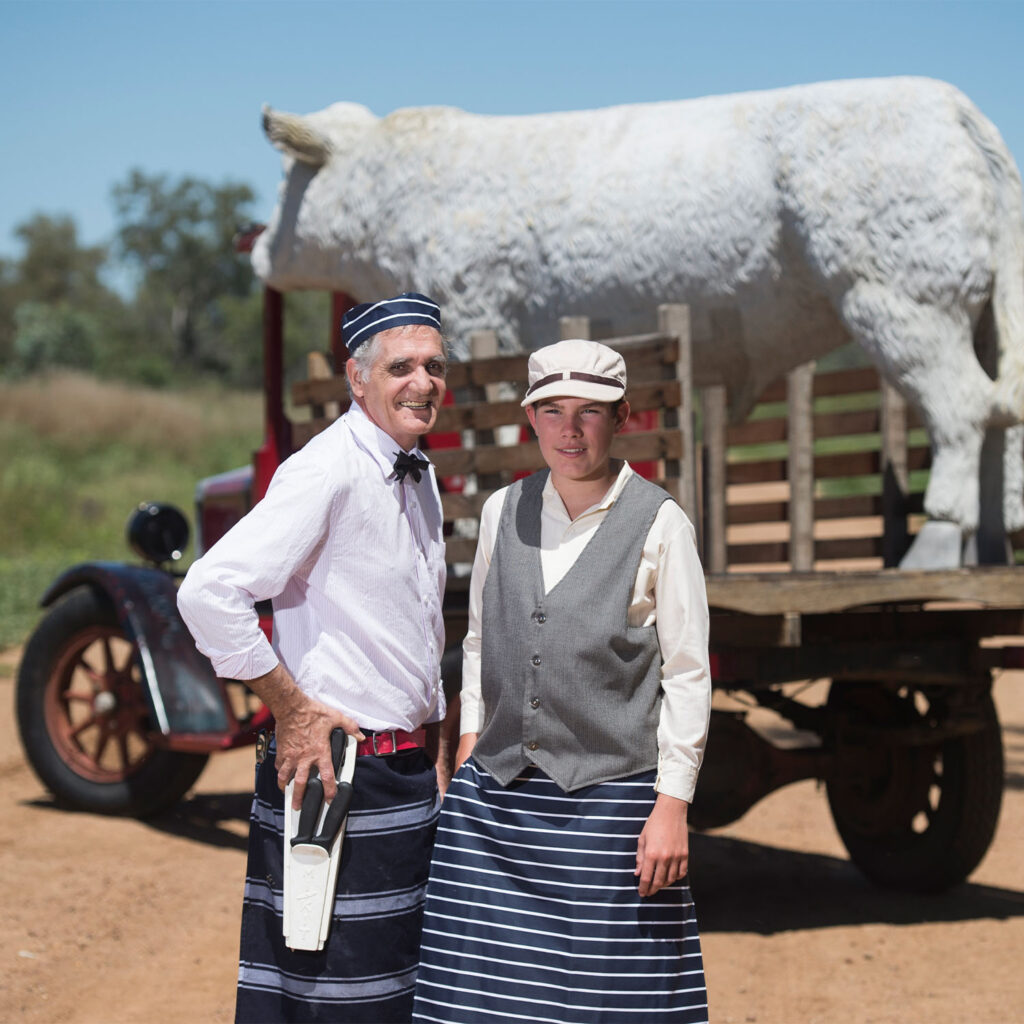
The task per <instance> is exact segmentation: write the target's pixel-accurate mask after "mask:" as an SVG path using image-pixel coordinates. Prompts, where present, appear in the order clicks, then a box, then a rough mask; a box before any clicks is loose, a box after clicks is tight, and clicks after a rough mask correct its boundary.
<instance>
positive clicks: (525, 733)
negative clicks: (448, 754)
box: [414, 340, 711, 1024]
mask: <svg viewBox="0 0 1024 1024" xmlns="http://www.w3.org/2000/svg"><path fill="white" fill-rule="evenodd" d="M625 389H626V368H625V364H624V362H623V360H622V357H621V356H619V355H618V354H617V353H616V352H614V351H613V350H612V349H610V348H608V347H607V346H605V345H600V344H598V343H596V342H590V341H578V340H577V341H563V342H560V343H558V344H556V345H550V346H548V347H547V348H542V349H540V350H539V351H537V352H535V353H534V354H533V355H532V356H531V357H530V361H529V388H528V390H527V393H526V398H525V399H524V401H523V405H524V406H525V407H526V413H527V416H528V417H529V420H530V424H531V425H532V426H533V428H534V430H535V431H536V434H537V439H538V441H539V443H540V449H541V453H542V454H543V456H544V461H545V462H546V463H547V465H548V469H547V470H546V471H542V472H540V473H536V474H534V475H533V476H531V477H528V478H527V479H526V480H522V481H519V482H518V483H516V484H513V485H512V486H511V487H508V488H505V489H503V490H501V491H498V492H496V493H495V494H494V495H493V496H492V497H491V498H489V499H488V500H487V502H486V503H485V505H484V508H483V511H482V514H481V520H480V539H479V546H478V549H477V555H476V561H475V563H474V566H473V578H472V583H471V590H470V608H469V615H470V622H469V633H468V635H467V637H466V642H465V658H464V670H463V690H462V726H461V730H462V738H461V740H460V745H459V751H458V755H457V759H456V760H457V763H461V764H462V766H461V768H460V769H459V770H458V772H457V774H456V776H455V778H454V779H453V780H452V784H451V787H450V789H449V790H448V793H447V795H446V797H445V803H444V807H443V809H442V812H441V823H440V825H439V830H438V835H437V846H436V848H435V854H434V862H433V865H432V868H431V878H430V884H429V886H428V889H427V908H426V915H425V919H424V939H423V947H422V955H421V961H420V974H419V978H418V981H417V989H416V1003H415V1011H414V1020H417V1021H432V1022H433V1021H444V1022H467V1024H469V1022H479V1021H485V1020H486V1021H501V1020H508V1021H521V1020H524V1019H528V1020H548V1021H559V1022H564V1024H573V1022H579V1024H584V1022H588V1024H589V1022H591V1021H595V1020H612V1019H614V1020H623V1021H625V1020H654V1019H657V1020H658V1021H660V1022H686V1024H693V1022H698V1021H706V1020H707V996H706V991H705V984H704V974H703V964H702V959H701V952H700V939H699V936H698V932H697V925H696V919H695V915H694V910H693V903H692V900H691V898H690V892H689V887H688V885H687V884H686V880H685V876H686V872H687V863H688V855H689V847H688V837H687V824H686V816H687V808H688V806H689V801H690V800H691V799H692V797H693V792H694V787H695V784H696V779H697V772H698V770H699V767H700V762H701V758H702V756H703V749H704V741H705V737H706V734H707V724H708V718H709V714H710V698H711V681H710V672H709V669H708V655H707V639H708V636H707V633H708V612H707V599H706V596H705V591H704V575H703V572H702V569H701V565H700V561H699V559H698V556H697V549H696V543H695V537H694V530H693V527H692V526H691V524H690V522H689V520H688V519H687V518H686V516H685V514H684V513H683V511H682V509H680V508H679V506H678V505H676V504H675V502H673V501H672V500H671V499H670V498H669V496H668V494H667V493H666V492H665V491H663V490H662V489H661V488H659V487H656V486H654V485H653V484H650V483H648V482H646V481H645V480H643V479H642V478H640V477H639V476H638V475H637V474H635V473H634V472H633V471H632V470H631V469H630V467H629V466H628V465H627V464H625V463H622V462H618V461H615V460H612V459H611V458H610V449H611V444H612V439H613V438H614V436H615V434H616V433H617V432H618V431H620V430H621V429H622V427H623V425H624V424H625V422H626V419H627V417H628V416H629V405H628V403H627V402H626V401H625Z"/></svg>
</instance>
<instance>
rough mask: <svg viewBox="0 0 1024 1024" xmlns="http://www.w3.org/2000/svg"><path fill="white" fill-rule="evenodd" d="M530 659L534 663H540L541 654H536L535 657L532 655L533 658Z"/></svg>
mask: <svg viewBox="0 0 1024 1024" xmlns="http://www.w3.org/2000/svg"><path fill="white" fill-rule="evenodd" d="M530 661H532V662H533V664H534V665H539V664H540V655H539V654H535V655H534V656H533V657H532V658H531V659H530Z"/></svg>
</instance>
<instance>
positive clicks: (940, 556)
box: [839, 282, 994, 569]
mask: <svg viewBox="0 0 1024 1024" xmlns="http://www.w3.org/2000/svg"><path fill="white" fill-rule="evenodd" d="M839 312H840V316H841V317H842V319H843V321H844V323H845V325H846V327H847V329H848V330H849V332H850V334H851V335H852V336H853V337H854V338H855V339H856V340H857V341H858V342H860V344H862V345H863V346H864V348H865V349H866V350H867V351H868V352H869V353H870V355H871V356H872V358H873V359H874V360H875V362H876V363H877V364H878V365H879V366H880V368H881V369H882V371H883V372H884V373H885V374H886V375H887V376H888V377H889V379H890V380H891V381H893V383H894V384H895V385H896V387H897V388H898V389H899V390H900V391H901V392H902V394H903V395H904V396H905V397H906V398H907V399H908V400H909V401H911V402H913V403H914V404H915V405H916V406H917V407H918V408H919V409H920V410H921V413H922V415H923V416H924V420H925V425H926V426H927V428H928V434H929V437H930V440H931V445H932V468H931V474H930V477H929V481H928V488H927V490H926V492H925V498H924V507H925V512H926V513H927V515H928V521H927V522H926V523H925V525H924V527H923V528H922V529H921V530H920V531H919V533H918V535H917V537H916V538H915V539H914V543H913V544H912V545H911V547H910V550H909V551H908V552H907V554H906V555H905V556H904V558H903V561H902V562H901V563H900V565H901V566H902V567H903V568H913V569H945V568H953V567H956V566H959V565H960V564H961V558H962V541H963V538H964V537H965V536H970V535H971V534H973V533H974V532H975V530H977V528H978V517H979V472H980V464H981V450H982V443H983V441H984V438H985V428H986V424H987V421H988V419H989V414H990V410H991V407H992V396H993V388H994V385H993V383H992V380H991V379H990V378H989V377H988V375H987V374H986V373H985V372H984V371H983V370H982V368H981V366H980V365H979V364H978V360H977V358H976V356H975V354H974V348H973V344H972V336H971V323H970V318H969V317H968V316H967V313H966V312H965V311H963V310H959V309H953V310H949V309H941V308H938V307H935V306H929V305H924V304H922V303H919V302H915V301H914V300H912V299H910V298H908V297H907V296H905V295H901V294H899V293H898V292H894V291H893V290H892V289H891V288H889V287H887V286H884V285H878V284H872V283H870V282H860V283H858V284H857V285H856V286H854V287H853V288H851V289H850V291H849V292H847V294H846V295H845V296H844V297H843V299H842V301H841V303H840V309H839Z"/></svg>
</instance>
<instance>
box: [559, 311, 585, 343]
mask: <svg viewBox="0 0 1024 1024" xmlns="http://www.w3.org/2000/svg"><path fill="white" fill-rule="evenodd" d="M558 333H559V341H569V340H570V339H571V338H582V339H583V340H584V341H590V317H589V316H563V317H559V318H558Z"/></svg>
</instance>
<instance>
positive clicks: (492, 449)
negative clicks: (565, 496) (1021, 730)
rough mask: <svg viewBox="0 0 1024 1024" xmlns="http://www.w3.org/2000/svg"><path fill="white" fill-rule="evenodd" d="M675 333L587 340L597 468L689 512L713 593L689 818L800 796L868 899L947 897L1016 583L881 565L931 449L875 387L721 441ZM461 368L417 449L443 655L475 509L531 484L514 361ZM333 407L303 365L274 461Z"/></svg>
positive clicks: (903, 533)
mask: <svg viewBox="0 0 1024 1024" xmlns="http://www.w3.org/2000/svg"><path fill="white" fill-rule="evenodd" d="M690 329H691V323H690V316H689V311H688V309H687V308H686V307H685V306H663V307H661V308H660V310H659V330H658V331H657V332H655V333H652V334H648V335H642V336H635V337H628V338H602V339H601V340H602V341H604V342H605V343H606V344H609V345H611V346H612V347H614V348H616V349H618V350H619V351H620V352H622V354H623V355H624V357H625V359H626V362H627V367H628V374H629V388H628V392H627V395H628V398H629V401H630V405H631V407H632V411H633V413H632V417H631V421H630V424H629V429H627V431H626V432H624V433H623V434H621V435H619V436H618V437H617V438H616V441H615V445H614V448H613V454H614V455H616V456H618V457H621V458H625V459H628V460H629V461H630V463H631V464H632V465H633V466H634V467H635V468H637V469H638V470H639V471H641V472H643V473H644V475H646V476H648V477H649V478H650V479H653V480H655V481H656V482H657V483H659V484H661V485H662V486H664V487H666V488H667V489H668V490H669V491H670V492H671V493H672V494H673V496H674V497H675V498H676V499H677V500H678V501H679V502H680V504H681V505H682V506H683V507H684V508H685V509H686V511H687V513H688V514H689V515H690V517H691V519H693V521H694V523H695V525H696V527H697V532H698V538H699V542H700V544H701V548H702V554H703V558H704V565H705V570H706V574H707V577H706V580H707V591H708V599H709V604H710V607H711V613H712V619H711V660H712V675H713V680H714V686H715V690H716V694H715V710H714V711H713V713H712V725H711V732H710V736H709V740H708V749H707V754H706V757H705V763H704V768H703V770H702V772H701V776H700V782H699V786H698V790H697V795H696V798H695V800H694V805H693V808H692V810H691V822H692V824H693V825H694V826H695V827H698V828H714V827H716V826H721V825H725V824H727V823H729V822H731V821H734V820H736V819H737V818H739V817H740V816H741V815H743V814H744V813H745V812H746V811H747V810H748V809H749V808H750V807H751V806H753V804H754V803H756V802H757V801H758V800H759V799H760V798H761V797H763V796H765V795H766V794H767V793H770V792H771V791H773V790H775V789H777V788H779V787H780V786H783V785H786V784H787V783H790V782H794V781H797V780H800V779H806V778H816V779H820V780H822V781H823V782H824V784H825V790H826V793H827V798H828V801H829V805H830V808H831V812H832V815H833V818H834V821H835V823H836V827H837V829H838V831H839V833H840V836H841V837H842V839H843V842H844V843H845V845H846V847H847V849H848V851H849V853H850V856H851V858H852V860H853V861H854V862H855V863H856V864H857V865H858V866H859V867H860V868H861V869H862V870H863V871H864V872H865V874H867V875H868V876H869V877H870V878H872V879H873V880H874V881H876V882H878V883H880V884H883V885H890V886H896V887H901V888H907V889H918V890H938V889H943V888H946V887H948V886H951V885H953V884H955V883H957V882H959V881H962V880H963V879H964V878H966V877H967V876H968V875H969V874H970V872H971V871H972V870H973V869H974V868H975V867H976V866H977V864H978V863H979V861H980V860H981V858H982V856H983V855H984V853H985V851H986V850H987V848H988V846H989V843H990V842H991V839H992V835H993V833H994V830H995V826H996V822H997V819H998V815H999V808H1000V803H1001V797H1002V788H1003V757H1002V744H1001V737H1000V728H999V722H998V719H997V716H996V711H995V707H994V705H993V702H992V697H991V684H992V677H993V673H994V672H997V671H999V670H1001V669H1003V668H1007V667H1022V666H1024V647H1022V646H1019V644H1020V642H1021V641H1020V640H1019V638H1020V637H1021V636H1024V571H1022V570H1021V569H1018V568H1016V567H1014V565H1013V564H1012V559H1013V552H1012V548H1011V546H1010V544H1009V541H1008V540H1007V538H1005V537H1003V536H1001V535H999V534H998V531H997V530H996V531H993V530H992V529H991V528H989V527H986V529H987V530H988V532H987V533H986V534H984V535H983V536H982V537H981V539H980V542H979V545H978V550H979V551H981V552H982V553H987V554H988V555H991V553H992V552H996V553H997V554H998V553H1002V552H1006V553H1007V555H1008V558H1007V559H1006V560H1005V561H1008V562H1010V563H1011V564H1002V565H988V566H976V567H972V568H966V569H957V570H951V571H939V572H910V571H902V570H900V569H898V568H895V566H896V565H897V563H898V561H899V558H900V556H901V555H902V553H903V552H904V551H905V550H906V547H907V545H908V543H909V538H910V536H911V535H912V533H913V532H914V530H915V528H916V526H917V525H918V524H919V523H920V521H921V495H922V492H923V490H924V483H925V481H926V476H927V467H928V461H929V451H928V443H927V438H926V437H925V435H924V431H923V429H922V428H921V426H920V423H919V422H918V421H917V420H916V418H915V416H914V415H913V413H912V412H910V411H908V410H907V408H906V406H905V404H904V403H903V401H902V400H901V399H900V398H899V396H898V395H897V394H896V393H895V392H894V391H893V390H892V389H890V388H889V387H887V386H885V385H884V384H883V383H882V382H881V381H880V380H879V377H878V374H877V372H876V371H875V370H874V369H871V368H857V369H850V370H835V371H830V372H825V371H820V372H816V368H815V367H814V366H813V365H807V366H802V367H799V368H797V369H796V370H794V371H793V372H792V373H790V374H789V375H788V377H787V379H786V380H784V381H780V382H778V384H777V385H775V386H773V387H771V388H769V389H768V390H767V391H766V392H765V394H763V395H762V396H761V398H760V401H759V403H758V406H757V408H756V409H755V410H754V412H753V414H752V415H751V416H750V418H748V420H747V421H746V422H744V423H742V424H739V425H733V426H730V425H728V424H727V422H726V416H725V411H726V407H727V398H728V396H727V395H726V394H725V390H724V388H722V387H720V386H713V387H704V388H699V389H697V388H694V387H693V385H692V380H693V374H692V372H691V371H692V367H691V362H690ZM590 332H591V325H590V323H589V322H588V321H587V320H586V319H585V318H580V317H571V318H565V320H563V323H562V336H563V337H588V336H590ZM471 353H472V358H471V359H469V360H468V361H465V362H461V363H455V364H454V365H452V366H451V368H450V371H449V377H448V383H449V388H450V391H451V393H452V395H453V396H454V403H453V404H451V405H446V406H445V407H444V408H443V409H442V410H441V412H440V414H439V416H438V422H437V427H436V430H435V433H434V434H432V435H431V443H430V447H431V458H432V459H433V461H434V463H435V465H436V467H437V472H438V476H439V477H440V478H441V480H442V483H443V485H444V493H443V495H442V501H443V504H444V512H445V520H446V531H447V533H448V535H449V536H448V562H449V578H448V589H447V593H446V598H445V617H446V626H447V631H448V644H449V647H450V649H451V648H455V649H457V648H458V645H459V644H460V641H461V638H462V636H463V635H464V633H465V628H466V600H467V592H468V583H469V569H470V566H471V564H472V560H473V555H474V551H475V547H476V540H475V537H476V524H477V521H478V517H479V514H480V509H481V507H482V505H483V502H484V500H485V499H486V498H487V497H488V495H489V494H491V493H492V492H493V491H494V490H495V489H497V488H498V487H501V486H503V485H505V484H507V483H509V482H511V481H512V480H513V479H515V478H516V476H517V475H522V474H525V473H528V472H531V471H533V470H535V469H537V468H539V467H540V466H542V465H543V462H542V460H541V457H540V453H539V450H538V447H537V444H536V442H535V441H534V440H533V439H532V437H531V436H530V435H529V434H528V432H527V430H526V428H525V416H524V415H523V412H522V409H521V408H520V405H519V402H520V399H521V397H522V392H523V389H524V387H525V382H526V364H527V358H528V356H527V354H525V353H524V354H516V355H500V354H498V345H497V339H496V336H495V335H494V334H493V333H491V332H479V333H478V334H476V335H474V337H473V338H472V339H471ZM347 401H348V398H347V393H346V391H345V387H344V382H343V378H341V377H335V376H332V375H331V373H330V371H329V370H328V369H327V364H326V361H325V360H323V359H322V358H316V357H314V358H313V359H312V361H311V375H310V379H309V380H305V381H302V382H299V383H298V384H296V385H295V386H294V387H293V389H292V402H293V405H294V406H295V407H296V408H297V409H302V408H305V409H308V410H309V415H308V418H306V419H305V420H301V419H300V417H298V416H296V417H294V418H293V422H292V424H291V431H292V437H291V443H292V445H293V446H294V447H298V446H300V445H301V444H303V443H304V442H305V441H306V440H308V438H309V437H310V436H312V435H313V434H315V433H316V432H317V431H319V430H321V429H323V427H324V426H326V424H327V423H328V422H330V420H331V419H333V418H334V417H336V416H337V415H340V413H341V412H342V411H343V410H344V408H345V407H346V405H347ZM453 654H454V656H450V657H449V658H448V659H447V661H446V667H447V668H448V672H447V677H446V682H447V683H448V684H455V685H454V686H452V689H453V690H454V692H453V693H452V696H453V697H454V696H455V693H457V676H458V673H459V664H460V663H459V658H458V655H457V653H454V652H453ZM452 703H453V704H454V703H456V702H455V701H454V700H453V701H452ZM766 720H768V721H770V722H771V725H770V726H768V727H766V726H765V724H764V723H765V721H766Z"/></svg>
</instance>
